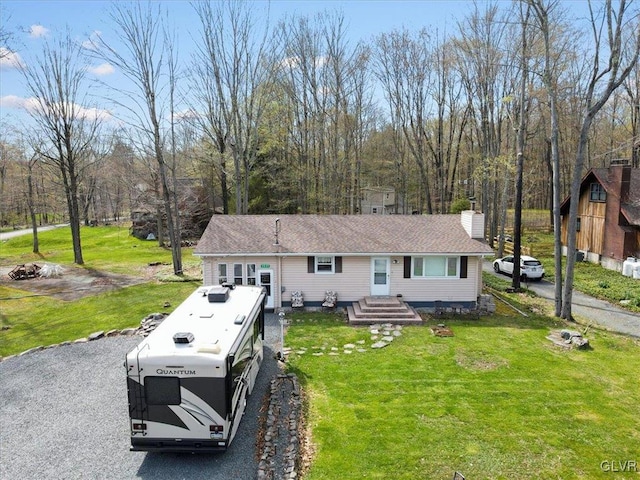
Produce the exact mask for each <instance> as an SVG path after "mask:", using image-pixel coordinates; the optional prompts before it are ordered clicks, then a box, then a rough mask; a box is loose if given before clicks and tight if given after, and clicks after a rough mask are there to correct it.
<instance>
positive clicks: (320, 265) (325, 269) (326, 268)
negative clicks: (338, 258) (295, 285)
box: [316, 256, 335, 273]
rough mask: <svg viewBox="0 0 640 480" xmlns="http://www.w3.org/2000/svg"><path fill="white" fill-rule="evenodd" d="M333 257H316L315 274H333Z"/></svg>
mask: <svg viewBox="0 0 640 480" xmlns="http://www.w3.org/2000/svg"><path fill="white" fill-rule="evenodd" d="M334 259H335V257H320V256H318V257H316V273H334V271H335V269H334V266H335V262H334Z"/></svg>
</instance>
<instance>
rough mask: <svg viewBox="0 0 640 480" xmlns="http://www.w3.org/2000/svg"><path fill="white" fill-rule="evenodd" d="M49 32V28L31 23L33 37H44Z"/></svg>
mask: <svg viewBox="0 0 640 480" xmlns="http://www.w3.org/2000/svg"><path fill="white" fill-rule="evenodd" d="M48 33H49V29H48V28H46V27H43V26H42V25H31V28H30V29H29V36H30V37H31V38H40V37H44V36H46V35H47V34H48Z"/></svg>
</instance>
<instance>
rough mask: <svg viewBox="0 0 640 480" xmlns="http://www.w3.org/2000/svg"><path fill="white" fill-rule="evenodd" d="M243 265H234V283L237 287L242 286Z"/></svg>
mask: <svg viewBox="0 0 640 480" xmlns="http://www.w3.org/2000/svg"><path fill="white" fill-rule="evenodd" d="M242 279H243V276H242V264H241V263H234V264H233V283H234V284H236V285H242Z"/></svg>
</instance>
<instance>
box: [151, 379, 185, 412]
mask: <svg viewBox="0 0 640 480" xmlns="http://www.w3.org/2000/svg"><path fill="white" fill-rule="evenodd" d="M144 392H145V396H146V398H147V405H180V401H181V398H180V379H179V378H178V377H146V378H145V379H144Z"/></svg>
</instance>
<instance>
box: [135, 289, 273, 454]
mask: <svg viewBox="0 0 640 480" xmlns="http://www.w3.org/2000/svg"><path fill="white" fill-rule="evenodd" d="M265 296H266V294H265V291H264V289H263V288H262V287H253V286H237V287H234V286H226V285H225V286H208V287H200V288H198V289H197V290H196V291H195V292H193V293H192V294H191V295H190V296H189V297H188V298H187V299H186V300H185V301H184V302H183V303H182V304H181V305H180V306H178V307H177V308H176V309H175V311H174V312H173V313H171V315H169V316H168V317H167V318H166V319H165V320H164V321H163V322H162V323H161V324H160V325H159V326H158V327H157V328H156V329H155V330H154V331H153V332H152V333H151V334H150V335H149V336H148V337H147V338H145V339H144V340H143V341H142V342H140V344H139V345H138V346H137V347H136V348H134V349H133V350H132V351H130V352H129V353H128V354H127V356H126V360H125V368H126V369H127V388H128V392H129V417H130V427H131V450H133V451H173V452H176V451H185V452H193V451H221V450H226V448H227V447H228V446H229V445H230V444H231V441H232V440H233V437H234V436H235V434H236V432H237V430H238V425H239V423H240V419H241V418H242V414H243V413H244V409H245V405H246V397H247V396H248V395H249V394H251V392H252V390H253V387H254V385H255V381H256V377H257V375H258V371H259V369H260V365H261V363H262V360H263V357H264V353H263V342H264V304H265V302H264V300H265Z"/></svg>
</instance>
